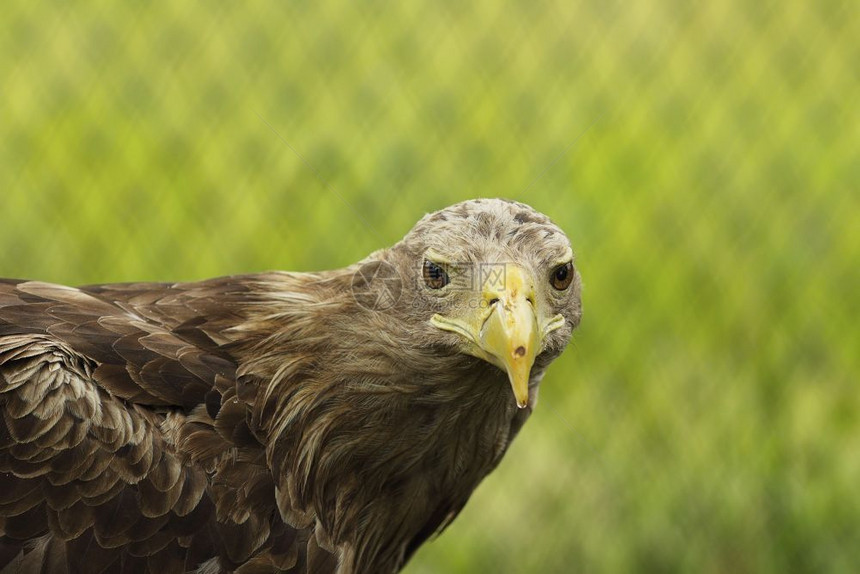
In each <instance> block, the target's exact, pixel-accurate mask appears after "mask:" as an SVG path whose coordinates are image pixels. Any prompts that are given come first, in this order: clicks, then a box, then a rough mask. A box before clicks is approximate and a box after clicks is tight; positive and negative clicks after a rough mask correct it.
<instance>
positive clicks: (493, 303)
mask: <svg viewBox="0 0 860 574" xmlns="http://www.w3.org/2000/svg"><path fill="white" fill-rule="evenodd" d="M498 302H499V298H498V297H493V298H492V299H490V301H489V303H488V305H489V306H490V307H492V306H493V305H495V304H496V303H498Z"/></svg>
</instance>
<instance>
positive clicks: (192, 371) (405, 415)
mask: <svg viewBox="0 0 860 574" xmlns="http://www.w3.org/2000/svg"><path fill="white" fill-rule="evenodd" d="M570 261H572V252H571V251H570V245H569V243H568V240H567V238H566V237H565V236H564V234H563V233H562V232H561V230H559V229H558V228H557V227H556V226H555V225H553V224H552V223H551V222H550V221H549V220H548V219H547V218H546V217H545V216H544V215H541V214H539V213H537V212H535V211H534V210H532V209H531V208H529V207H528V206H525V205H523V204H520V203H516V202H508V201H503V200H474V201H470V202H464V203H460V204H457V205H454V206H452V207H449V208H447V209H445V210H442V211H439V212H436V213H434V214H430V215H428V216H425V217H424V218H423V219H422V220H421V221H419V222H418V224H416V226H415V227H414V228H413V230H412V231H410V233H409V234H407V236H406V237H405V238H404V239H403V240H402V241H400V242H399V243H397V244H396V245H395V246H393V247H391V248H389V249H384V250H380V251H377V252H375V253H373V254H371V255H370V256H369V257H368V258H367V259H365V260H364V261H362V262H359V263H357V264H356V265H353V266H351V267H348V268H346V269H340V270H335V271H328V272H321V273H282V272H272V273H263V274H257V275H244V276H235V277H225V278H219V279H212V280H207V281H201V282H196V283H178V284H153V283H141V284H122V285H97V286H89V287H82V288H79V289H75V288H70V287H63V286H59V285H51V284H47V283H40V282H32V281H12V280H5V281H2V282H0V413H2V418H0V536H2V537H0V569H2V568H3V567H4V566H5V569H4V570H2V572H16V573H17V572H21V573H23V572H40V571H41V572H51V573H52V572H86V573H97V572H157V573H159V574H165V573H170V572H186V571H190V572H200V573H216V572H228V571H236V572H240V573H257V572H281V571H285V572H295V573H305V572H314V573H321V574H322V573H338V574H347V573H359V572H361V573H364V572H373V573H377V572H378V573H390V572H395V571H397V570H399V569H400V568H401V567H402V566H403V564H404V563H405V562H406V560H408V558H409V557H410V556H411V554H412V553H413V552H414V551H415V550H416V549H417V548H418V546H420V545H421V544H422V543H423V542H424V541H425V540H427V539H428V538H429V537H430V536H432V535H433V534H434V533H437V532H439V531H440V530H441V529H443V528H444V527H445V526H446V525H447V524H448V523H450V521H451V520H453V518H454V517H455V516H456V515H457V513H459V512H460V510H461V509H462V508H463V505H464V504H465V503H466V501H467V500H468V498H469V496H470V494H471V493H472V491H473V490H474V488H475V487H476V486H477V485H478V483H479V482H480V481H481V479H482V478H483V477H484V476H486V474H487V473H488V472H490V471H491V470H492V469H493V468H494V467H495V466H496V465H497V464H498V462H499V460H500V458H501V457H502V455H503V454H504V452H505V450H506V449H507V447H508V445H509V443H510V441H511V439H513V437H514V436H515V435H516V433H517V431H518V430H519V429H520V427H521V426H522V424H523V423H524V422H525V420H526V418H527V417H528V416H529V414H530V413H531V410H532V408H533V407H534V404H535V401H536V399H537V386H538V383H539V382H540V379H541V378H542V376H543V373H544V371H545V369H546V367H547V366H548V365H549V363H550V362H551V361H552V360H553V359H555V358H556V357H557V356H558V355H559V354H560V353H561V351H562V350H563V349H564V347H565V346H566V344H567V342H568V340H569V339H570V335H571V332H572V330H573V328H575V326H576V325H577V324H578V323H579V318H580V297H579V292H580V288H579V276H578V274H577V273H576V270H575V268H573V267H572V266H571V265H570V264H569V263H570ZM381 271H385V273H387V274H388V275H385V273H381ZM374 272H375V273H376V274H375V275H374V274H373V273H374ZM494 272H495V273H494ZM383 275H385V277H383ZM383 279H384V283H379V281H382V280H383ZM374 281H376V283H374ZM380 288H381V289H382V290H381V291H380V290H379V289H380ZM374 289H376V291H374ZM369 293H370V294H372V293H377V294H379V293H381V294H383V295H388V296H390V297H389V298H388V299H384V300H379V299H374V298H373V297H371V298H370V299H368V298H366V296H367V295H368V294H369ZM362 297H364V298H362ZM369 301H370V302H371V303H373V302H374V301H377V302H379V301H383V302H384V303H385V304H384V305H383V304H379V305H373V304H368V302H369ZM532 363H533V364H532Z"/></svg>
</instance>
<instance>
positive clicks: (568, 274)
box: [550, 261, 573, 291]
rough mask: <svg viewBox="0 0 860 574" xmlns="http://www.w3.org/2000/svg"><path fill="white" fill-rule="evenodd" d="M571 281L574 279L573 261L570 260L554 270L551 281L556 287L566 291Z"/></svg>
mask: <svg viewBox="0 0 860 574" xmlns="http://www.w3.org/2000/svg"><path fill="white" fill-rule="evenodd" d="M571 281H573V263H571V262H570V261H568V262H567V263H565V264H563V265H559V266H558V267H556V268H555V269H553V270H552V275H550V283H552V286H553V288H554V289H556V290H558V291H564V290H565V289H567V288H568V287H570V282H571Z"/></svg>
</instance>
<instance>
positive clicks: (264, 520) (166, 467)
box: [0, 279, 306, 574]
mask: <svg viewBox="0 0 860 574" xmlns="http://www.w3.org/2000/svg"><path fill="white" fill-rule="evenodd" d="M192 285H193V287H192ZM227 290H234V291H237V290H238V291H241V290H242V287H241V282H236V281H229V280H226V279H224V280H212V281H210V282H204V283H199V284H178V285H168V284H164V285H162V284H129V285H113V286H92V287H84V288H80V289H76V288H70V287H64V286H59V285H53V284H48V283H41V282H22V281H8V280H6V281H2V282H0V413H2V418H0V536H2V537H0V569H2V567H3V566H4V564H7V563H8V566H7V568H6V570H9V571H13V572H18V571H27V572H29V571H39V570H42V571H47V572H55V571H56V572H62V571H73V572H102V571H108V570H109V571H117V570H119V571H151V572H159V573H162V574H163V573H164V572H176V571H186V570H196V569H197V568H198V567H200V566H201V565H202V564H204V563H205V562H206V561H207V560H210V559H211V558H212V557H216V556H218V555H219V553H220V554H221V562H220V564H222V565H225V567H228V568H232V567H234V566H238V565H240V564H243V563H245V562H246V561H248V560H249V558H250V557H251V556H256V555H259V554H260V552H259V550H260V549H261V548H263V549H265V548H269V551H268V552H266V553H265V559H266V563H265V564H264V566H268V567H269V570H270V571H271V568H273V567H277V568H279V569H283V570H287V569H289V568H295V569H296V570H293V571H304V568H303V565H302V564H301V562H302V561H303V560H304V559H305V557H304V553H305V548H304V546H306V545H304V546H303V545H301V544H299V542H302V541H303V536H304V539H305V541H306V535H304V534H303V533H302V532H299V531H296V530H295V529H292V528H290V527H289V526H287V525H284V524H283V523H282V522H281V521H274V522H273V521H270V520H269V517H270V516H272V515H273V512H274V510H275V509H274V507H273V505H272V503H266V502H264V501H266V500H272V498H273V497H272V491H273V490H274V486H273V485H272V482H271V477H270V476H269V473H268V472H267V470H266V468H265V464H264V454H263V453H262V448H261V446H260V445H259V444H258V443H257V442H256V440H255V438H254V436H253V435H252V433H250V432H249V431H248V427H247V426H246V424H245V422H246V421H245V420H244V417H245V411H244V409H243V408H238V407H233V408H222V407H224V405H231V406H232V405H234V404H235V403H237V402H238V401H231V398H234V397H235V393H236V391H235V380H236V368H237V366H236V363H235V361H234V360H233V358H232V357H231V355H230V353H229V352H228V350H227V349H228V347H229V343H230V339H229V336H227V335H226V334H225V333H226V332H227V331H228V330H229V326H230V325H231V324H232V317H230V313H231V311H230V307H229V305H227V306H225V305H223V295H224V292H225V291H227ZM216 299H219V300H222V304H220V305H218V310H219V312H218V314H216V316H217V318H216V319H214V320H213V318H212V317H213V315H212V313H211V311H212V310H213V308H214V306H215V305H216ZM237 454H238V455H239V457H238V458H241V459H242V460H237ZM231 478H232V479H236V480H234V481H233V482H231ZM236 481H238V482H241V483H242V486H241V487H240V488H237V487H236V486H235V484H236ZM255 504H256V507H255ZM216 516H217V518H218V520H215V518H216ZM28 541H29V542H28ZM299 546H303V547H302V548H301V550H300V549H299ZM84 561H85V562H84ZM22 568H23V569H22ZM299 568H301V569H299ZM6 570H3V571H4V572H5V571H6ZM216 571H217V570H216Z"/></svg>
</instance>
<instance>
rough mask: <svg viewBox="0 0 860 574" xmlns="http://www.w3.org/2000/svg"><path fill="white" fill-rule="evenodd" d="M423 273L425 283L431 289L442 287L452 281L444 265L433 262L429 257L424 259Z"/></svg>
mask: <svg viewBox="0 0 860 574" xmlns="http://www.w3.org/2000/svg"><path fill="white" fill-rule="evenodd" d="M422 273H423V275H424V283H426V284H427V286H428V287H430V288H431V289H441V288H442V287H444V286H445V285H447V284H448V283H450V281H451V280H450V279H449V278H448V273H446V272H445V270H444V269H442V266H441V265H437V264H436V263H433V262H432V261H430V260H429V259H425V260H424V269H423V270H422Z"/></svg>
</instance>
